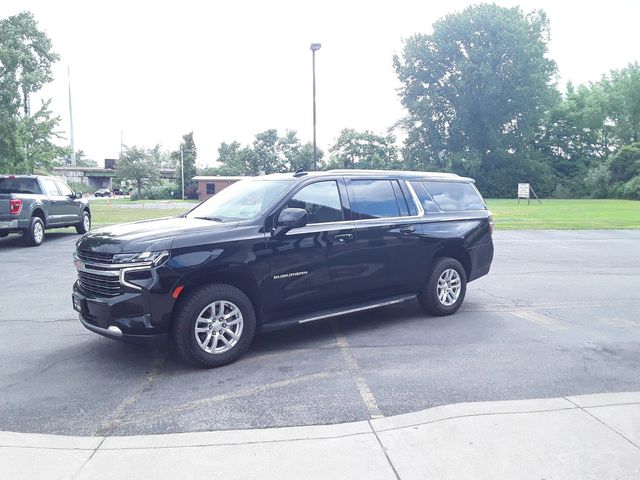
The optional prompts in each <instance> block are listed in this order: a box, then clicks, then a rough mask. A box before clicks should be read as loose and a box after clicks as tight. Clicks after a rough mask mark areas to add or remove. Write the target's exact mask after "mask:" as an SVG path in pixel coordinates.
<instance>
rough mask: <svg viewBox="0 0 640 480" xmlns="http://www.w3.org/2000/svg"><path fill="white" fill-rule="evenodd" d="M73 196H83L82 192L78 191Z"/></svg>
mask: <svg viewBox="0 0 640 480" xmlns="http://www.w3.org/2000/svg"><path fill="white" fill-rule="evenodd" d="M73 196H74V198H78V199H80V198H82V192H76V193H74V194H73Z"/></svg>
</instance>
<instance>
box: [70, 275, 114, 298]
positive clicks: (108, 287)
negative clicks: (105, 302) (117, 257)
mask: <svg viewBox="0 0 640 480" xmlns="http://www.w3.org/2000/svg"><path fill="white" fill-rule="evenodd" d="M78 280H79V282H80V287H82V289H83V290H85V291H87V292H91V293H95V294H97V295H101V296H104V297H115V296H116V295H120V294H121V293H122V286H121V285H120V281H119V279H118V277H117V276H114V275H109V276H107V275H99V274H97V273H89V272H84V271H79V272H78Z"/></svg>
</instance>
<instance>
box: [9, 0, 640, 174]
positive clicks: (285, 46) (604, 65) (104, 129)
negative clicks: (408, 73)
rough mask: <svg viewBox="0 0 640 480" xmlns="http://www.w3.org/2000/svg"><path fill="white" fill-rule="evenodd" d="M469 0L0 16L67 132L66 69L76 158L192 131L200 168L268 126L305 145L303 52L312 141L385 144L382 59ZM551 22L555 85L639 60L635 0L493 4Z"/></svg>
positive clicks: (15, 3)
mask: <svg viewBox="0 0 640 480" xmlns="http://www.w3.org/2000/svg"><path fill="white" fill-rule="evenodd" d="M472 3H477V2H469V1H460V0H449V1H447V2H429V1H427V0H422V1H412V0H395V1H387V2H377V1H372V0H370V1H362V2H361V1H349V0H342V1H333V0H324V1H322V2H308V1H303V0H297V1H295V0H294V1H280V0H277V1H275V0H263V1H240V0H236V1H235V2H229V1H226V2H216V3H215V4H214V3H213V2H207V1H203V0H201V1H191V0H179V1H171V2H167V1H155V2H146V1H134V0H129V1H120V0H111V1H109V2H91V1H62V0H57V1H52V0H2V2H1V3H0V16H2V17H6V16H8V15H12V14H15V13H17V12H19V11H22V10H31V11H32V12H33V13H34V14H35V16H36V18H37V20H38V22H39V25H40V28H41V29H43V30H45V31H46V32H47V34H48V35H49V36H50V37H51V39H52V40H53V44H54V48H55V50H56V51H57V52H58V53H59V54H60V55H61V57H62V60H61V61H60V62H59V63H58V64H57V65H56V66H55V68H54V76H55V80H54V82H53V83H52V84H50V85H48V86H47V87H46V88H45V89H44V90H43V94H44V95H45V96H47V97H53V103H52V107H53V109H54V111H55V112H56V113H58V114H60V115H61V117H62V124H61V128H62V129H63V130H64V133H65V135H66V132H67V131H68V109H67V75H66V67H67V65H68V66H69V67H70V68H71V80H72V89H73V107H74V124H75V136H76V148H77V149H82V150H84V151H85V152H87V154H88V155H89V157H90V158H93V159H95V160H97V161H98V163H99V164H100V165H102V160H103V159H104V158H115V157H117V156H118V154H119V151H120V132H121V131H122V132H123V135H124V143H125V144H127V145H139V146H148V147H151V146H153V145H155V144H156V143H160V144H161V145H162V147H163V148H167V149H176V148H177V146H178V144H179V141H180V137H181V135H182V134H183V133H186V132H189V131H191V130H193V131H194V132H195V140H196V144H197V146H198V163H199V164H200V165H211V164H213V163H214V161H215V159H216V158H217V148H218V146H219V144H220V142H222V141H228V142H230V141H233V140H238V141H240V142H242V143H248V142H250V141H252V138H253V135H255V133H257V132H259V131H262V130H265V129H267V128H278V130H279V131H280V132H281V133H283V132H284V130H285V129H290V130H297V131H298V134H299V136H300V138H301V139H302V140H303V141H309V140H311V138H312V129H311V127H312V125H311V52H310V50H309V44H310V43H311V42H320V43H322V49H321V50H320V51H319V52H317V54H316V55H317V56H316V60H317V63H316V67H317V84H318V92H317V103H318V144H319V146H320V147H321V148H324V149H325V150H326V148H327V147H328V146H329V145H330V144H331V143H332V142H333V141H334V140H335V139H336V137H337V136H338V134H339V132H340V130H341V129H342V128H345V127H349V128H356V129H359V130H365V129H368V130H372V131H374V132H377V133H383V132H385V131H386V129H387V128H388V127H389V126H391V125H392V124H393V123H394V122H395V121H396V120H398V119H399V118H401V117H402V116H403V111H402V108H401V106H400V101H399V99H398V97H397V92H396V91H397V88H398V86H399V84H398V80H397V79H396V76H395V74H394V70H393V64H392V56H393V54H394V53H399V52H400V50H401V48H402V39H403V38H407V37H409V36H410V35H412V34H413V33H416V32H429V31H430V30H431V25H432V23H433V22H434V21H435V20H437V19H438V18H440V17H441V16H443V15H445V14H446V13H449V12H453V11H456V10H461V9H463V8H464V7H465V6H467V5H470V4H472ZM496 3H498V4H500V5H504V6H513V5H520V6H521V7H522V8H523V9H524V10H525V11H529V10H532V9H536V8H542V9H544V10H545V11H546V12H547V14H548V15H549V17H550V21H551V34H552V39H551V44H550V56H551V58H553V59H554V60H556V62H557V63H558V67H559V73H560V85H564V84H565V83H566V81H568V80H571V81H573V82H574V83H585V82H588V81H592V80H597V79H599V77H600V75H601V74H602V73H604V72H607V71H609V70H611V69H614V68H615V69H617V68H622V67H624V66H626V65H627V64H628V63H629V62H632V61H639V60H640V49H639V48H638V47H639V46H640V29H638V28H637V19H638V18H640V2H638V1H623V0H608V1H606V2H603V1H599V2H588V1H581V2H569V1H567V2H563V1H560V0H555V1H552V0H537V1H530V0H525V1H520V2H517V1H497V2H496Z"/></svg>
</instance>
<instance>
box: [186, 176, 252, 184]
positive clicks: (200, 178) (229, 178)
mask: <svg viewBox="0 0 640 480" xmlns="http://www.w3.org/2000/svg"><path fill="white" fill-rule="evenodd" d="M245 178H251V177H247V176H243V175H237V176H225V175H198V176H195V177H193V179H194V180H195V181H196V182H197V181H202V182H215V181H216V180H217V181H222V182H235V181H238V180H244V179H245Z"/></svg>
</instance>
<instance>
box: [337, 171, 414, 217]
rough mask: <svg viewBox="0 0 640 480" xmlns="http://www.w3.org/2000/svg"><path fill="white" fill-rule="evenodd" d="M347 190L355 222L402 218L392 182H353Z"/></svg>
mask: <svg viewBox="0 0 640 480" xmlns="http://www.w3.org/2000/svg"><path fill="white" fill-rule="evenodd" d="M347 189H348V192H349V200H350V202H351V211H352V213H353V219H354V220H365V219H369V218H387V217H399V216H400V208H399V207H398V201H397V199H396V194H395V192H394V191H393V186H392V184H391V180H351V181H350V182H349V183H348V184H347ZM403 201H404V200H403Z"/></svg>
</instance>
